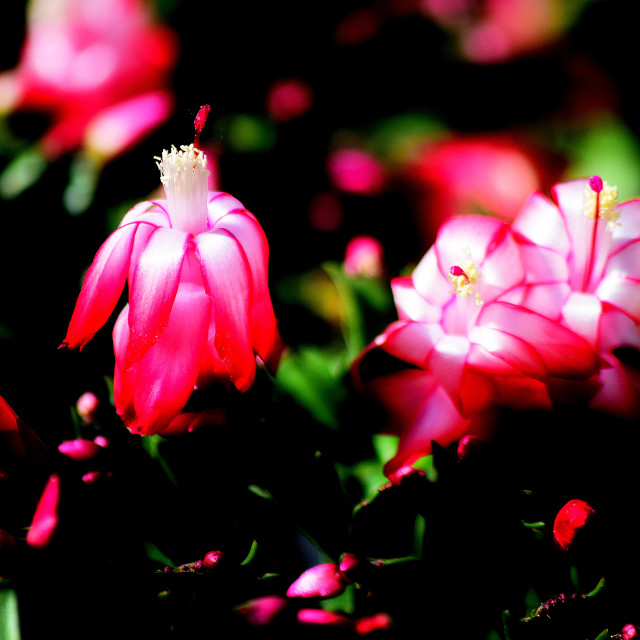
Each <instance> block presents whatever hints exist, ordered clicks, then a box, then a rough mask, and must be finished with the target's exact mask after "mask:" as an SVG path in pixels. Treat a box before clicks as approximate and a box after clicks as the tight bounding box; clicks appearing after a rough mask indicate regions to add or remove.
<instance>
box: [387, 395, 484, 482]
mask: <svg viewBox="0 0 640 640" xmlns="http://www.w3.org/2000/svg"><path fill="white" fill-rule="evenodd" d="M471 430H472V429H471V421H470V420H465V419H464V418H463V417H462V416H461V415H460V413H459V412H458V410H457V409H456V408H455V406H454V404H453V402H452V401H451V399H450V398H449V395H448V394H447V393H446V392H445V390H444V389H443V388H442V387H440V386H437V385H436V386H434V387H433V388H432V389H431V390H430V391H428V392H427V393H426V394H425V395H424V396H423V402H422V406H421V407H420V409H419V411H418V413H417V414H416V415H415V417H414V419H413V421H412V423H411V425H410V426H409V427H408V428H406V429H404V431H403V432H402V435H401V437H400V442H399V444H398V450H397V452H396V455H395V456H394V457H393V458H392V459H391V460H389V462H387V464H386V465H385V467H384V474H385V475H386V476H387V477H390V476H392V475H393V474H394V473H395V472H396V471H398V470H399V469H401V468H402V467H404V466H406V465H410V464H412V463H414V462H415V461H416V460H418V459H419V458H422V457H424V456H427V455H429V454H430V453H431V441H432V440H435V441H436V442H437V443H438V444H439V445H440V446H442V447H447V446H448V445H450V444H452V443H453V442H455V441H456V440H458V439H459V438H461V437H462V436H463V435H465V434H467V433H471Z"/></svg>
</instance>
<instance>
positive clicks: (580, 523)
mask: <svg viewBox="0 0 640 640" xmlns="http://www.w3.org/2000/svg"><path fill="white" fill-rule="evenodd" d="M594 515H595V510H594V509H593V508H592V507H591V506H590V505H589V504H588V503H587V502H585V501H584V500H569V502H567V504H565V505H564V507H562V509H560V511H559V512H558V515H557V516H556V518H555V521H554V523H553V538H554V540H555V541H556V542H557V543H558V545H560V547H561V548H562V549H564V550H565V551H567V550H568V549H569V547H571V545H572V544H573V542H574V539H575V536H576V533H577V532H578V531H579V530H580V529H581V528H582V527H584V525H585V524H586V523H587V521H588V520H590V519H591V518H592V517H593V516H594Z"/></svg>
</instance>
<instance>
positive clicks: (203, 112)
mask: <svg viewBox="0 0 640 640" xmlns="http://www.w3.org/2000/svg"><path fill="white" fill-rule="evenodd" d="M209 111H211V107H210V106H209V105H208V104H205V105H203V106H202V107H200V109H199V110H198V115H197V116H196V119H195V120H194V121H193V128H194V129H195V130H196V135H195V137H194V139H193V146H194V147H197V146H198V145H199V144H200V132H201V131H202V129H204V124H205V122H206V121H207V116H208V115H209Z"/></svg>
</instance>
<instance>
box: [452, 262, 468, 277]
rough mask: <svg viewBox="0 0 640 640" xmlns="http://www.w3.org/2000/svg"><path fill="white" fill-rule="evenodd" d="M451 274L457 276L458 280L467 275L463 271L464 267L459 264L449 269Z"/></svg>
mask: <svg viewBox="0 0 640 640" xmlns="http://www.w3.org/2000/svg"><path fill="white" fill-rule="evenodd" d="M449 273H450V274H451V275H452V276H455V277H456V278H457V277H458V276H466V275H467V274H466V273H465V272H464V270H463V269H462V267H459V266H458V265H457V264H454V265H453V266H452V267H450V268H449Z"/></svg>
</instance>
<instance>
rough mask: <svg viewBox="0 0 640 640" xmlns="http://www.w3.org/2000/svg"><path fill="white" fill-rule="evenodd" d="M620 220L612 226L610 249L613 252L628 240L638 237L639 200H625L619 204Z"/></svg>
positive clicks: (639, 225)
mask: <svg viewBox="0 0 640 640" xmlns="http://www.w3.org/2000/svg"><path fill="white" fill-rule="evenodd" d="M619 209H620V220H621V221H622V224H617V225H615V227H614V228H613V234H612V235H613V237H612V242H611V251H612V252H615V251H617V250H618V249H620V248H621V247H623V246H625V245H626V244H627V243H628V242H629V241H631V242H635V241H637V239H638V238H640V200H637V199H636V200H627V202H623V203H621V204H620V207H619Z"/></svg>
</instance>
